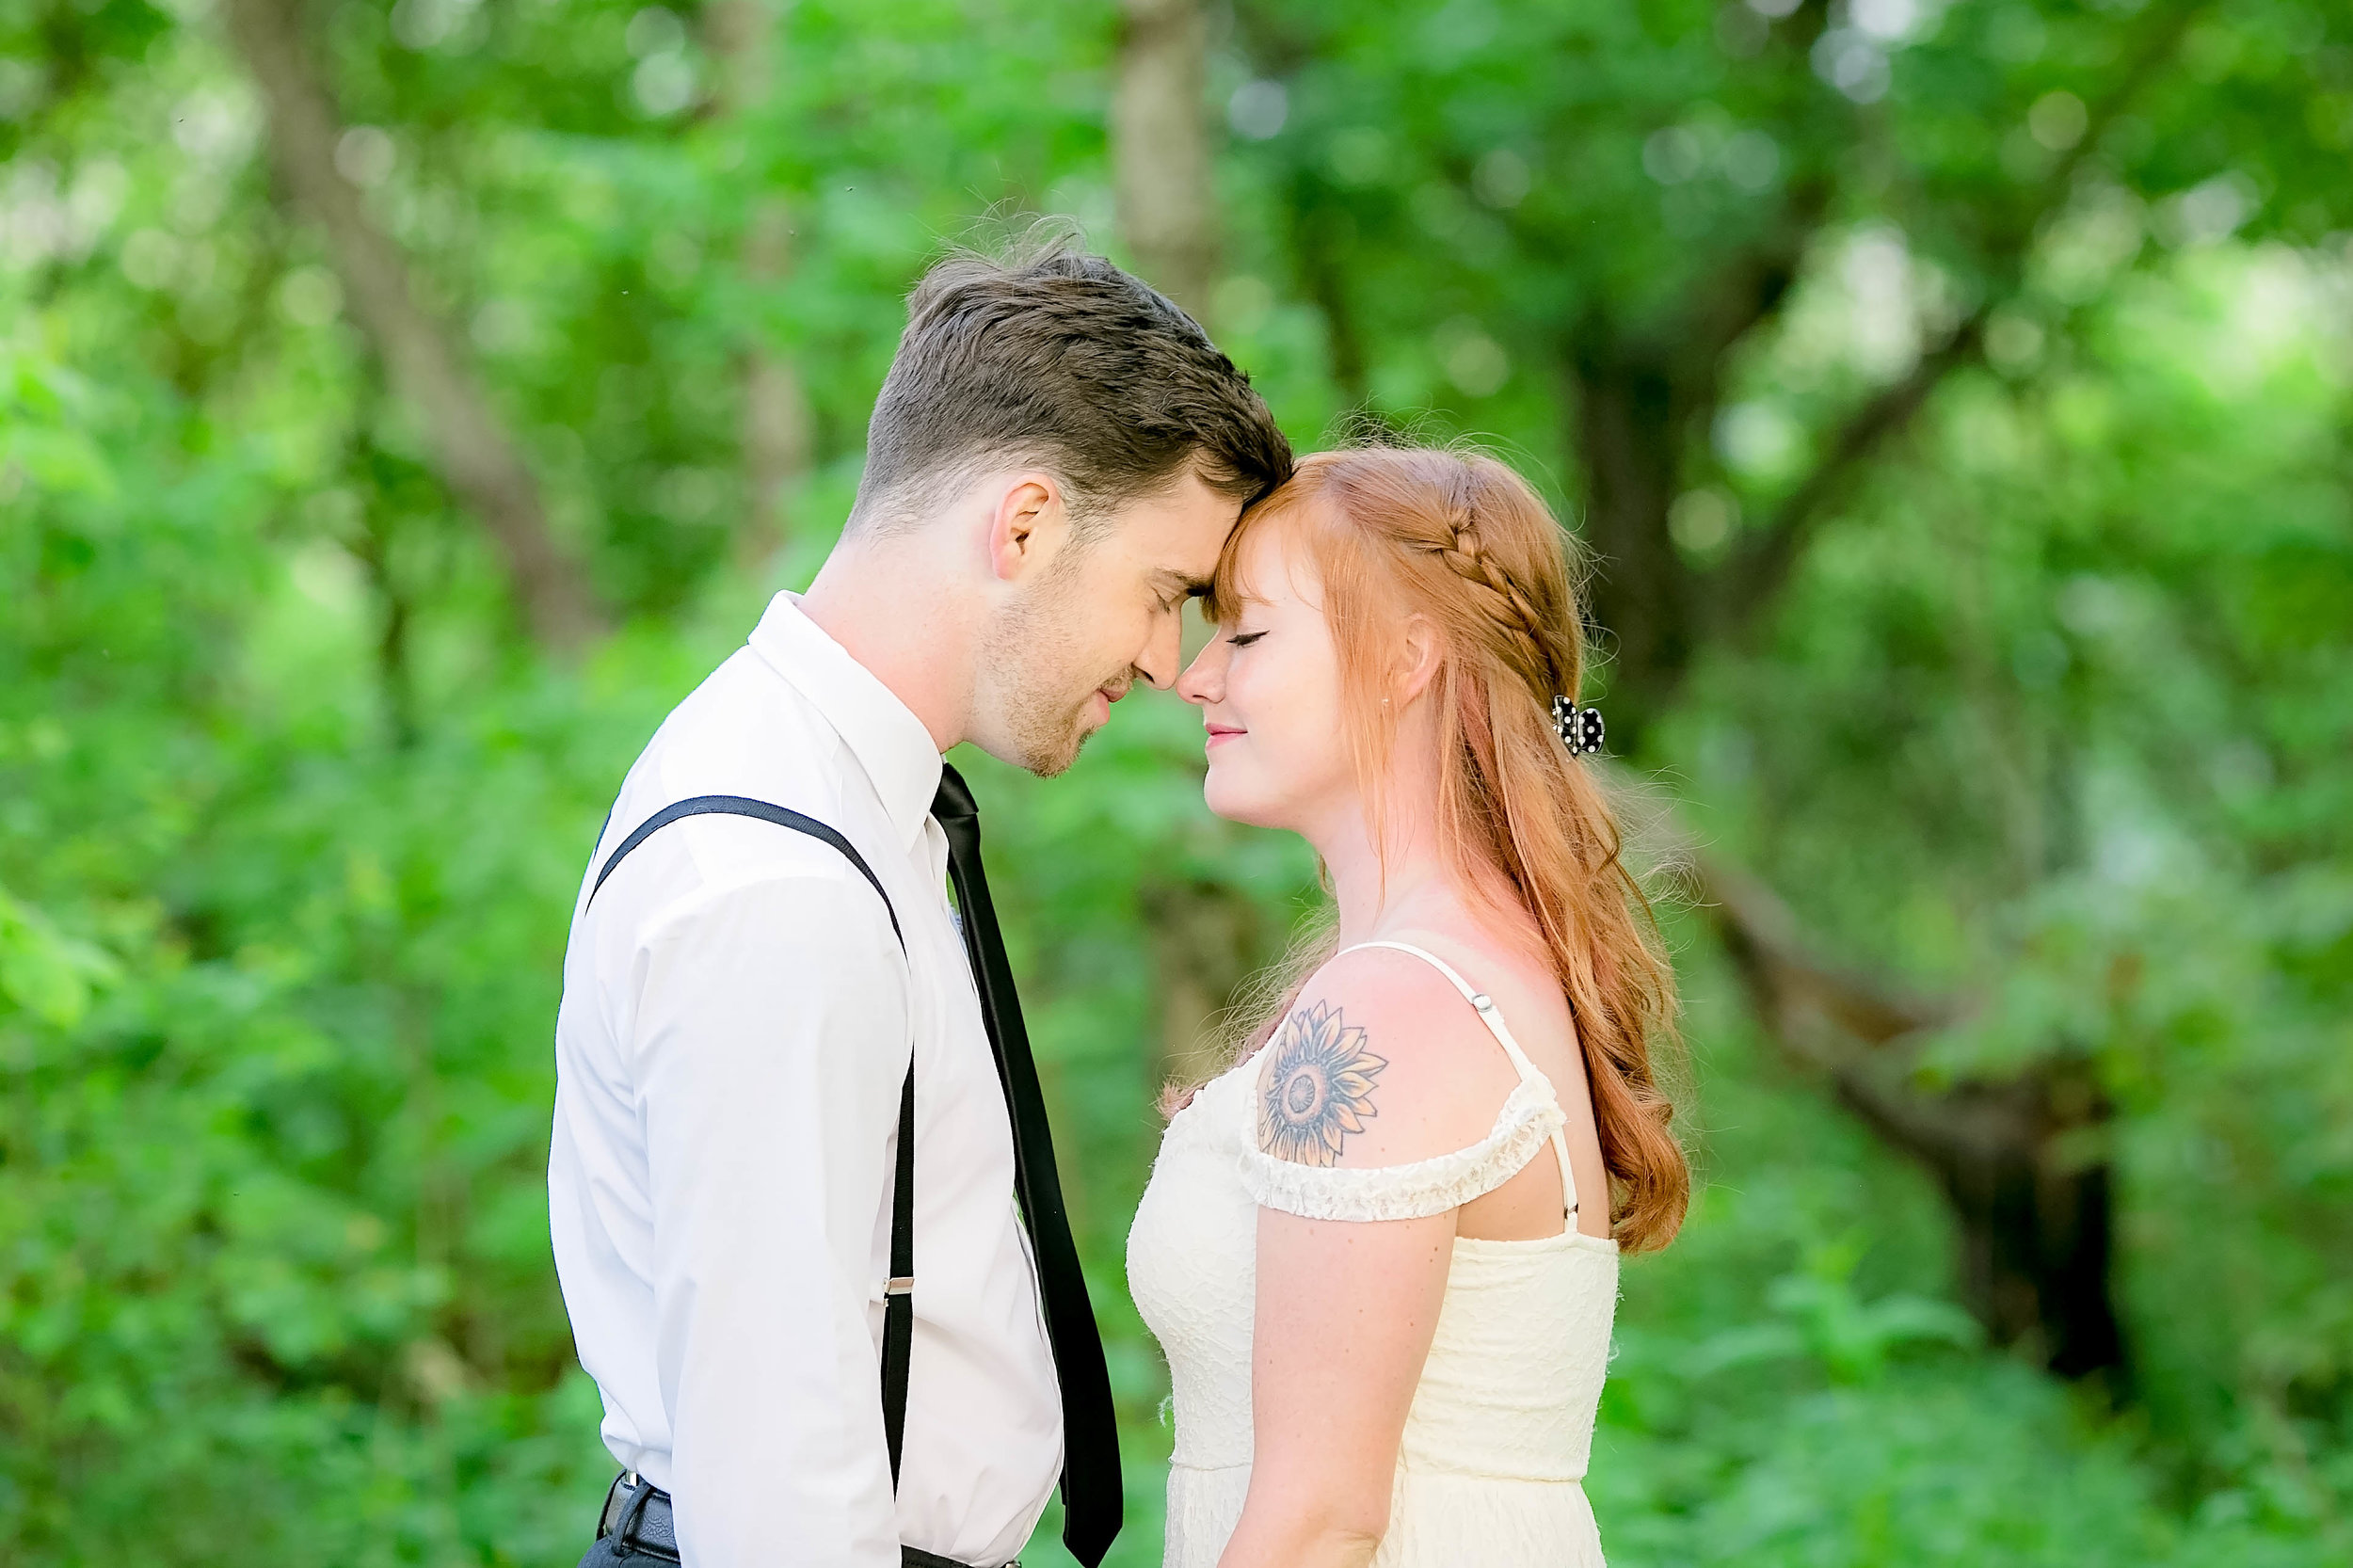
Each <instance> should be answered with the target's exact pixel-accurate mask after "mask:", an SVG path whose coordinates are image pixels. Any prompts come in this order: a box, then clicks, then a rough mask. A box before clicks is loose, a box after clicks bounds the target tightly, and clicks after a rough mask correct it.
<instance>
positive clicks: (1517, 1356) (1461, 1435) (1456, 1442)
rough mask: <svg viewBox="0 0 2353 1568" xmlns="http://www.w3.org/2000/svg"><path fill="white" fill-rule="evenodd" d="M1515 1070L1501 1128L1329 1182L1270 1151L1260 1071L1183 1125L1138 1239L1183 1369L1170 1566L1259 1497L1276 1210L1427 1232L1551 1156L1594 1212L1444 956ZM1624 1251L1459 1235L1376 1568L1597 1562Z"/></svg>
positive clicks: (1590, 1240) (1156, 1171)
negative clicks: (1264, 1274)
mask: <svg viewBox="0 0 2353 1568" xmlns="http://www.w3.org/2000/svg"><path fill="white" fill-rule="evenodd" d="M1364 945H1366V946H1380V947H1395V948H1399V949H1400V950H1401V951H1403V952H1411V953H1413V954H1414V955H1416V956H1417V957H1420V958H1424V959H1427V960H1428V961H1429V962H1430V963H1432V964H1433V965H1435V966H1436V967H1437V968H1439V969H1441V970H1442V971H1444V972H1445V974H1446V975H1447V977H1448V978H1449V980H1451V981H1452V982H1453V983H1454V985H1455V986H1456V988H1457V989H1458V990H1460V991H1461V992H1462V993H1463V995H1464V996H1465V999H1467V1000H1470V1001H1471V1003H1472V1005H1474V1006H1475V1007H1477V1008H1478V1009H1479V1012H1480V1016H1481V1018H1483V1019H1484V1020H1485V1021H1486V1023H1487V1026H1488V1028H1489V1029H1490V1030H1491V1031H1493V1032H1494V1033H1495V1036H1496V1038H1497V1041H1498V1042H1499V1043H1500V1044H1501V1045H1502V1046H1503V1048H1504V1049H1505V1050H1506V1051H1507V1052H1509V1053H1510V1055H1511V1057H1512V1060H1513V1065H1514V1066H1515V1067H1517V1068H1518V1069H1519V1073H1520V1083H1519V1086H1518V1087H1517V1088H1515V1089H1513V1091H1512V1094H1511V1095H1510V1096H1509V1097H1507V1098H1506V1099H1505V1100H1504V1102H1503V1107H1502V1109H1501V1111H1500V1112H1497V1117H1496V1122H1495V1127H1494V1128H1493V1130H1492V1131H1490V1132H1489V1133H1488V1135H1487V1136H1486V1137H1485V1138H1483V1139H1481V1141H1480V1142H1479V1143H1477V1144H1472V1145H1471V1146H1470V1147H1469V1148H1466V1149H1461V1150H1457V1151H1456V1152H1454V1153H1452V1154H1449V1155H1442V1156H1440V1157H1438V1158H1436V1159H1433V1160H1419V1161H1417V1162H1415V1163H1413V1164H1410V1165H1396V1166H1389V1167H1385V1168H1382V1169H1369V1170H1344V1169H1336V1168H1335V1169H1326V1168H1321V1167H1312V1166H1305V1165H1298V1164H1293V1163H1290V1162H1289V1161H1284V1160H1274V1159H1272V1158H1270V1157H1268V1156H1267V1155H1265V1154H1262V1153H1260V1152H1259V1150H1258V1147H1257V1119H1256V1118H1257V1106H1256V1104H1255V1101H1254V1098H1253V1096H1254V1094H1255V1089H1256V1079H1257V1064H1256V1063H1255V1062H1251V1063H1245V1064H1241V1066H1238V1067H1236V1068H1234V1069H1233V1070H1232V1071H1230V1072H1228V1073H1226V1074H1225V1076H1224V1077H1223V1078H1220V1079H1217V1080H1214V1081H1213V1082H1211V1083H1209V1084H1208V1085H1207V1086H1205V1087H1204V1088H1203V1089H1202V1090H1201V1092H1200V1093H1199V1094H1198V1095H1196V1096H1193V1103H1192V1104H1191V1105H1189V1106H1187V1107H1186V1108H1185V1109H1184V1110H1182V1111H1180V1112H1177V1115H1176V1116H1175V1117H1174V1118H1173V1119H1172V1120H1171V1121H1170V1122H1169V1125H1168V1131H1167V1133H1166V1135H1165V1136H1164V1137H1163V1138H1162V1140H1161V1142H1160V1158H1159V1159H1158V1160H1157V1161H1155V1163H1154V1165H1153V1167H1152V1179H1151V1183H1150V1184H1149V1185H1148V1186H1147V1187H1146V1188H1145V1189H1144V1200H1143V1202H1142V1204H1141V1205H1140V1206H1139V1207H1138V1208H1137V1210H1136V1220H1135V1226H1134V1229H1133V1230H1132V1231H1131V1232H1130V1233H1129V1235H1128V1287H1129V1288H1130V1289H1131V1290H1132V1291H1133V1293H1134V1297H1135V1303H1136V1306H1137V1308H1138V1309H1139V1310H1140V1311H1141V1312H1142V1313H1143V1315H1144V1322H1145V1323H1146V1324H1147V1325H1148V1326H1149V1327H1150V1328H1151V1330H1152V1332H1153V1334H1154V1335H1156V1336H1158V1337H1159V1339H1160V1348H1161V1350H1162V1351H1163V1352H1165V1353H1166V1354H1167V1357H1168V1366H1169V1374H1170V1378H1171V1381H1172V1384H1173V1387H1174V1404H1175V1409H1176V1425H1177V1433H1176V1437H1177V1442H1176V1452H1175V1455H1174V1457H1173V1459H1172V1461H1171V1464H1170V1466H1169V1475H1168V1545H1167V1555H1166V1558H1165V1562H1166V1568H1214V1565H1215V1563H1216V1562H1217V1560H1218V1556H1219V1554H1220V1553H1222V1552H1223V1551H1224V1550H1225V1543H1226V1539H1227V1538H1228V1537H1229V1536H1231V1535H1232V1534H1233V1531H1234V1527H1235V1525H1236V1524H1237V1523H1238V1522H1239V1521H1240V1519H1241V1506H1242V1498H1243V1496H1244V1494H1245V1493H1247V1491H1248V1490H1249V1486H1250V1448H1251V1427H1250V1340H1251V1330H1252V1325H1253V1321H1254V1314H1255V1310H1256V1306H1257V1219H1258V1208H1259V1206H1260V1205H1265V1206H1267V1207H1270V1208H1279V1209H1282V1210H1284V1211H1286V1212H1289V1213H1293V1214H1300V1215H1305V1216H1306V1217H1308V1218H1311V1219H1324V1220H1365V1221H1371V1220H1395V1219H1413V1218H1420V1217H1423V1216H1427V1215H1431V1214H1438V1213H1443V1212H1445V1211H1446V1210H1447V1209H1449V1208H1459V1207H1460V1206H1462V1205H1463V1204H1465V1203H1467V1202H1469V1201H1470V1200H1471V1199H1473V1198H1475V1197H1478V1196H1480V1195H1481V1194H1482V1193H1485V1192H1492V1191H1494V1190H1495V1189H1496V1188H1497V1187H1499V1186H1501V1185H1502V1184H1503V1183H1504V1182H1505V1181H1507V1180H1509V1179H1510V1178H1511V1177H1512V1176H1513V1175H1514V1174H1516V1173H1517V1172H1518V1171H1519V1170H1520V1169H1521V1168H1522V1167H1523V1166H1525V1165H1526V1164H1527V1163H1528V1161H1529V1160H1531V1159H1532V1158H1534V1157H1535V1155H1536V1154H1537V1153H1538V1151H1540V1150H1541V1149H1543V1148H1544V1146H1545V1144H1547V1143H1550V1144H1552V1145H1553V1147H1554V1149H1555V1152H1556V1158H1558V1159H1559V1160H1561V1180H1562V1183H1563V1186H1564V1188H1565V1189H1566V1190H1567V1191H1568V1192H1569V1200H1568V1201H1569V1203H1570V1204H1571V1206H1572V1208H1574V1205H1575V1203H1576V1195H1575V1186H1574V1182H1573V1179H1572V1178H1571V1176H1570V1174H1569V1165H1568V1158H1567V1151H1566V1146H1565V1144H1563V1143H1562V1142H1561V1137H1560V1129H1561V1123H1562V1120H1563V1118H1562V1116H1561V1108H1560V1104H1559V1101H1558V1100H1557V1099H1556V1098H1555V1097H1554V1095H1553V1090H1552V1085H1551V1083H1550V1082H1549V1081H1548V1080H1546V1079H1545V1076H1544V1075H1543V1074H1542V1073H1540V1072H1538V1071H1537V1070H1536V1068H1535V1067H1534V1066H1533V1065H1532V1064H1530V1063H1529V1060H1528V1058H1527V1055H1526V1054H1525V1053H1524V1052H1523V1051H1521V1049H1520V1048H1519V1046H1518V1045H1517V1044H1516V1043H1515V1042H1514V1041H1513V1039H1512V1035H1511V1032H1510V1031H1509V1030H1508V1029H1507V1028H1505V1027H1504V1024H1503V1020H1502V1018H1501V1016H1499V1015H1498V1014H1497V1012H1496V1010H1495V1007H1494V1005H1493V1004H1492V1003H1491V1002H1489V1001H1488V1000H1487V999H1486V998H1485V997H1483V996H1481V995H1479V994H1478V993H1477V992H1475V991H1473V990H1472V989H1471V987H1470V986H1469V985H1468V984H1465V982H1464V980H1463V978H1462V977H1461V976H1460V975H1458V974H1456V973H1455V972H1454V971H1453V969H1451V968H1449V967H1448V966H1447V965H1445V964H1444V963H1442V962H1440V961H1439V960H1438V959H1437V958H1436V957H1434V956H1433V955H1432V954H1430V953H1428V952H1423V951H1422V950H1421V949H1419V948H1411V947H1406V946H1405V945H1404V944H1402V943H1393V942H1382V943H1367V944H1364ZM1617 1299H1618V1247H1617V1243H1616V1242H1615V1241H1611V1240H1603V1239H1601V1238H1597V1237H1591V1236H1586V1235H1583V1234H1581V1233H1579V1232H1578V1231H1577V1230H1576V1229H1575V1226H1574V1217H1573V1215H1572V1218H1571V1224H1570V1228H1569V1229H1567V1230H1566V1231H1564V1232H1563V1233H1562V1234H1561V1235H1559V1236H1550V1237H1544V1238H1541V1239H1538V1240H1528V1241H1485V1240H1469V1239H1464V1238H1458V1239H1457V1240H1456V1241H1455V1243H1454V1257H1453V1262H1452V1265H1451V1267H1450V1269H1449V1272H1448V1275H1447V1288H1446V1297H1445V1300H1444V1303H1443V1304H1442V1305H1441V1306H1440V1308H1439V1313H1438V1322H1437V1328H1436V1334H1435V1337H1434V1338H1433V1341H1432V1343H1431V1347H1430V1359H1429V1361H1428V1363H1427V1364H1426V1365H1425V1366H1424V1368H1422V1375H1421V1384H1420V1386H1419V1387H1418V1388H1417V1390H1416V1392H1415V1395H1414V1402H1413V1407H1412V1409H1411V1412H1410V1413H1409V1414H1408V1416H1406V1420H1405V1432H1404V1440H1403V1443H1402V1445H1401V1448H1400V1450H1399V1454H1398V1463H1397V1481H1396V1491H1395V1494H1394V1497H1393V1501H1392V1503H1391V1507H1390V1514H1389V1528H1388V1533H1387V1534H1386V1535H1385V1536H1384V1537H1383V1538H1382V1542H1381V1546H1380V1549H1379V1551H1378V1552H1377V1553H1376V1554H1375V1555H1374V1557H1373V1563H1374V1568H1470V1565H1477V1568H1601V1563H1602V1554H1601V1537H1600V1532H1599V1531H1598V1530H1597V1529H1596V1528H1595V1527H1594V1524H1593V1509H1592V1508H1591V1507H1590V1506H1589V1505H1588V1504H1587V1502H1586V1500H1585V1489H1584V1487H1583V1486H1582V1485H1581V1484H1580V1483H1581V1482H1582V1480H1583V1479H1584V1476H1585V1468H1586V1462H1587V1460H1588V1458H1589V1457H1590V1455H1591V1453H1592V1449H1593V1415H1594V1411H1595V1408H1596V1407H1597V1406H1598V1405H1599V1403H1600V1400H1601V1386H1602V1380H1603V1378H1604V1376H1605V1374H1606V1373H1607V1370H1608V1367H1609V1328H1610V1320H1611V1318H1612V1317H1613V1315H1614V1313H1615V1311H1616V1307H1617Z"/></svg>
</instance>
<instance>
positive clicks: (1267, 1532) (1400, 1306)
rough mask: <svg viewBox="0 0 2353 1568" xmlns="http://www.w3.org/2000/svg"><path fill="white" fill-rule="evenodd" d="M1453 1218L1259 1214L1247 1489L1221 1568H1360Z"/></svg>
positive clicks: (1424, 1348)
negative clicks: (1251, 1441)
mask: <svg viewBox="0 0 2353 1568" xmlns="http://www.w3.org/2000/svg"><path fill="white" fill-rule="evenodd" d="M1453 1249H1454V1215H1453V1213H1452V1212H1451V1211H1449V1212H1448V1213H1445V1214H1441V1215H1438V1216H1436V1217H1434V1218H1431V1219H1422V1220H1385V1221H1379V1222H1375V1223H1370V1224H1367V1223H1363V1222H1358V1221H1348V1220H1305V1219H1301V1218H1300V1217H1299V1216H1297V1215H1295V1214H1285V1213H1281V1212H1278V1211H1276V1210H1274V1209H1269V1208H1262V1209H1260V1210H1259V1211H1258V1312H1257V1343H1256V1347H1255V1350H1254V1353H1253V1359H1252V1367H1251V1399H1252V1401H1253V1416H1254V1432H1255V1446H1254V1452H1253V1456H1252V1461H1251V1472H1250V1496H1249V1500H1248V1501H1247V1502H1246V1503H1245V1504H1244V1505H1243V1508H1242V1515H1241V1525H1240V1526H1239V1527H1238V1528H1236V1529H1235V1531H1234V1534H1233V1538H1232V1539H1231V1540H1230V1541H1229V1542H1228V1543H1227V1544H1226V1547H1225V1556H1223V1557H1222V1558H1220V1559H1219V1560H1218V1564H1219V1568H1361V1565H1362V1564H1364V1563H1367V1562H1369V1561H1371V1560H1372V1554H1373V1549H1374V1548H1375V1547H1376V1546H1378V1545H1379V1544H1381V1536H1382V1532H1383V1531H1384V1530H1385V1529H1387V1528H1388V1523H1389V1493H1390V1488H1391V1487H1392V1485H1393V1484H1394V1483H1395V1480H1396V1476H1397V1449H1398V1442H1399V1439H1400V1438H1401V1435H1402V1434H1403V1432H1404V1431H1405V1413H1406V1411H1407V1410H1408V1409H1410V1408H1411V1407H1412V1405H1413V1402H1414V1389H1415V1387H1416V1386H1417V1384H1419V1383H1420V1382H1421V1366H1422V1362H1423V1360H1424V1358H1426V1357H1427V1356H1428V1355H1429V1353H1430V1338H1431V1335H1432V1334H1433V1332H1434V1330H1435V1328H1436V1325H1437V1320H1438V1304H1439V1302H1440V1301H1441V1300H1442V1299H1443V1298H1444V1297H1445V1295H1446V1276H1447V1265H1448V1263H1449V1261H1450V1259H1451V1257H1452V1256H1453Z"/></svg>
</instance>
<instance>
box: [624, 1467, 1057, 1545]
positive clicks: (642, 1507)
mask: <svg viewBox="0 0 2353 1568" xmlns="http://www.w3.org/2000/svg"><path fill="white" fill-rule="evenodd" d="M607 1536H612V1537H615V1538H616V1540H615V1541H614V1552H613V1555H614V1556H615V1557H623V1558H625V1557H637V1556H644V1557H648V1558H651V1559H652V1560H654V1561H656V1562H676V1561H678V1560H679V1555H678V1526H677V1524H676V1523H675V1522H674V1521H673V1519H672V1518H671V1516H670V1495H669V1494H668V1493H667V1492H664V1491H663V1490H662V1488H660V1487H658V1486H656V1485H655V1484H654V1483H653V1482H651V1481H649V1480H645V1479H644V1478H643V1477H641V1476H639V1475H637V1474H635V1473H634V1472H626V1473H624V1474H622V1475H619V1476H616V1477H615V1478H614V1480H613V1486H612V1489H611V1490H609V1491H607V1492H606V1493H605V1495H604V1512H602V1513H601V1514H600V1515H599V1516H598V1518H597V1539H598V1540H600V1541H602V1540H604V1539H605V1538H606V1537H607ZM899 1564H900V1568H971V1565H970V1564H968V1563H962V1562H958V1561H956V1560H954V1559H953V1558H946V1557H940V1556H938V1555H937V1554H936V1553H933V1552H926V1551H922V1550H920V1549H918V1548H917V1547H914V1546H901V1547H900V1548H899ZM1003 1568H1021V1564H1020V1563H1019V1562H1018V1561H1014V1562H1008V1563H1006V1564H1004V1565H1003Z"/></svg>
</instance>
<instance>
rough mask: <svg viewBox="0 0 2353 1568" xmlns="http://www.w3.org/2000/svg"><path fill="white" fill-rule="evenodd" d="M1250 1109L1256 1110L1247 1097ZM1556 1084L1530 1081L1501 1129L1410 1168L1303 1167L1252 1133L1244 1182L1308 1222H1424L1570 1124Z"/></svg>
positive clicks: (1512, 1172)
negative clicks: (1555, 1095)
mask: <svg viewBox="0 0 2353 1568" xmlns="http://www.w3.org/2000/svg"><path fill="white" fill-rule="evenodd" d="M1243 1109H1244V1110H1245V1111H1246V1112H1247V1111H1250V1110H1251V1109H1252V1107H1251V1106H1250V1104H1249V1102H1248V1097H1247V1096H1244V1097H1243ZM1567 1119H1568V1118H1567V1117H1566V1116H1565V1115H1563V1114H1562V1113H1561V1106H1560V1103H1559V1102H1558V1101H1556V1100H1555V1099H1554V1098H1553V1097H1552V1092H1551V1090H1550V1088H1549V1087H1547V1086H1545V1085H1544V1084H1542V1083H1540V1082H1535V1081H1529V1080H1522V1081H1521V1082H1520V1083H1519V1084H1518V1085H1517V1086H1515V1087H1514V1088H1513V1091H1512V1093H1511V1095H1510V1096H1509V1097H1507V1098H1506V1099H1505V1100H1504V1102H1503V1109H1502V1110H1501V1111H1500V1112H1497V1115H1496V1122H1495V1127H1494V1128H1492V1129H1491V1130H1490V1131H1489V1132H1488V1134H1487V1136H1486V1137H1484V1138H1482V1139H1481V1140H1480V1141H1479V1142H1478V1143H1476V1144H1471V1145H1470V1147H1468V1148H1464V1149H1456V1150H1455V1151H1454V1152H1453V1153H1451V1154H1441V1155H1434V1156H1433V1157H1432V1158H1430V1159H1428V1160H1414V1161H1413V1162H1412V1163H1410V1164H1404V1165H1374V1166H1337V1165H1332V1166H1324V1165H1302V1164H1299V1163H1297V1162H1295V1161H1292V1160H1280V1159H1277V1158H1275V1157H1274V1156H1273V1155H1271V1154H1267V1153H1265V1152H1264V1151H1262V1150H1260V1149H1259V1148H1257V1146H1256V1144H1255V1143H1253V1142H1251V1141H1249V1139H1248V1138H1247V1137H1245V1141H1244V1143H1243V1146H1242V1151H1241V1176H1242V1184H1243V1186H1245V1187H1246V1188H1247V1189H1248V1190H1249V1192H1250V1196H1251V1198H1252V1199H1253V1200H1254V1201H1256V1202H1257V1203H1258V1204H1260V1205H1263V1206H1264V1207H1266V1208H1279V1209H1281V1210H1282V1211H1283V1212H1284V1213H1286V1214H1296V1215H1298V1216H1300V1217H1301V1218H1302V1219H1307V1220H1420V1219H1427V1218H1428V1217H1429V1216H1431V1215H1433V1214H1443V1213H1445V1212H1446V1211H1447V1210H1448V1209H1449V1208H1462V1207H1463V1205H1465V1204H1466V1203H1468V1202H1470V1201H1471V1200H1472V1199H1473V1198H1478V1197H1483V1196H1484V1195H1486V1194H1487V1193H1489V1192H1494V1191H1495V1190H1496V1189H1497V1188H1498V1187H1500V1186H1502V1185H1503V1184H1504V1183H1505V1182H1507V1181H1509V1180H1511V1179H1512V1178H1513V1176H1517V1175H1518V1174H1519V1173H1520V1171H1521V1169H1522V1168H1523V1167H1525V1166H1526V1165H1527V1164H1528V1162H1529V1160H1532V1159H1534V1158H1535V1156H1536V1152H1537V1151H1538V1150H1539V1149H1541V1148H1543V1147H1544V1146H1545V1141H1546V1140H1547V1139H1549V1138H1550V1137H1551V1136H1552V1135H1553V1134H1554V1133H1555V1132H1558V1131H1559V1130H1560V1129H1561V1125H1562V1124H1563V1123H1564V1122H1566V1121H1567Z"/></svg>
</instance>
